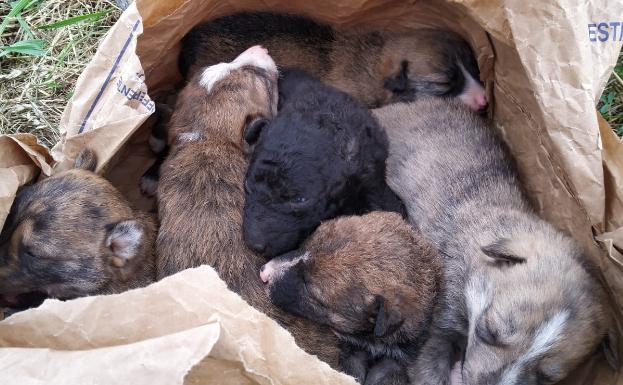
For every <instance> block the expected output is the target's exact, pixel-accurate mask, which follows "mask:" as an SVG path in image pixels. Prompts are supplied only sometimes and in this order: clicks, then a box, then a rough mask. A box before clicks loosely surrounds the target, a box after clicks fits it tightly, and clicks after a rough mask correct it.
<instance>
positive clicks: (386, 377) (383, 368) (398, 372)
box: [364, 358, 409, 385]
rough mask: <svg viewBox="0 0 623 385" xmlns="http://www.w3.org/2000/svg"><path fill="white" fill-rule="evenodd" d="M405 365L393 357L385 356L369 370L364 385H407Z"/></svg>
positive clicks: (407, 378)
mask: <svg viewBox="0 0 623 385" xmlns="http://www.w3.org/2000/svg"><path fill="white" fill-rule="evenodd" d="M408 383H409V377H408V376H407V372H406V370H405V367H404V366H402V365H400V364H399V363H398V362H396V361H395V360H393V359H391V358H383V359H382V360H380V361H379V362H378V363H376V364H374V365H373V366H372V367H371V368H370V370H369V371H368V375H367V376H366V382H365V383H364V385H407V384H408Z"/></svg>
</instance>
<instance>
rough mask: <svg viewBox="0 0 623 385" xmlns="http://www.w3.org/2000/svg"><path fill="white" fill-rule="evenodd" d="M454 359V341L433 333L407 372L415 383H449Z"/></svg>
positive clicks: (421, 384) (418, 384) (439, 384)
mask: <svg viewBox="0 0 623 385" xmlns="http://www.w3.org/2000/svg"><path fill="white" fill-rule="evenodd" d="M453 359H454V346H453V344H452V342H450V341H448V340H447V339H446V338H443V335H441V334H439V333H432V334H431V336H430V337H429V338H428V340H427V341H426V343H425V344H424V346H422V349H421V350H420V353H419V354H418V357H417V359H416V360H415V362H413V364H411V365H409V367H408V368H407V372H408V375H409V379H410V380H411V384H413V385H448V384H449V383H450V370H451V369H452V361H453Z"/></svg>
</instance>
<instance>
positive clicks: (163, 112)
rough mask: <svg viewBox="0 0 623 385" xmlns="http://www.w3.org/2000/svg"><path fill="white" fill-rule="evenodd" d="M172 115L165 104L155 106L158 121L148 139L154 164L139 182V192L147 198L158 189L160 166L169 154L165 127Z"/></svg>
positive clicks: (171, 111)
mask: <svg viewBox="0 0 623 385" xmlns="http://www.w3.org/2000/svg"><path fill="white" fill-rule="evenodd" d="M172 114H173V109H172V108H171V107H169V106H168V105H167V104H163V103H157V104H156V115H157V118H158V121H157V122H156V124H155V125H154V127H153V128H152V129H151V136H150V137H149V147H151V151H152V152H153V153H154V154H156V162H154V164H153V165H152V166H151V167H150V168H149V169H147V171H146V172H145V173H144V174H143V176H142V177H141V181H140V187H141V192H142V193H143V194H145V195H147V196H154V195H156V190H157V189H158V179H159V177H160V166H162V163H164V160H165V159H166V158H167V155H168V154H169V146H168V144H167V135H168V129H167V125H168V124H169V120H170V119H171V115H172Z"/></svg>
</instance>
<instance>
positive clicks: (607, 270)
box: [0, 0, 623, 385]
mask: <svg viewBox="0 0 623 385" xmlns="http://www.w3.org/2000/svg"><path fill="white" fill-rule="evenodd" d="M242 10H273V11H284V12H295V13H299V14H302V15H307V16H311V17H314V18H316V19H318V20H320V21H323V22H327V23H331V24H335V25H349V26H353V25H359V26H369V27H373V28H388V29H394V30H408V29H410V28H417V27H420V26H426V27H430V26H440V27H444V28H449V29H452V30H454V31H456V32H458V33H460V34H462V35H463V36H464V37H465V38H466V39H467V40H468V41H469V42H470V43H471V45H472V46H473V48H474V50H475V53H476V57H477V60H478V64H479V67H480V69H481V78H482V80H483V81H484V82H485V85H486V89H487V92H488V96H489V100H491V102H492V105H491V115H492V117H493V119H494V125H495V127H496V129H498V130H499V132H500V133H501V134H502V136H503V137H504V139H505V141H506V142H507V143H508V145H509V147H510V149H511V152H512V153H513V155H514V157H515V159H516V160H517V165H518V169H519V172H520V176H521V179H522V182H523V184H524V186H525V189H526V191H527V194H528V196H529V197H530V199H531V200H532V202H533V203H534V205H535V207H536V209H537V210H538V212H539V213H540V215H542V216H543V217H544V218H546V219H548V220H550V221H551V222H552V223H554V224H555V225H556V226H557V227H559V228H560V229H562V230H564V231H566V232H568V233H569V234H571V235H573V236H574V237H575V238H576V239H577V240H578V241H579V242H580V243H581V244H582V246H583V247H584V250H585V252H586V257H587V259H588V260H590V261H591V262H593V263H594V265H595V266H597V267H598V269H599V273H600V277H601V278H602V280H603V282H604V284H605V285H606V286H607V288H608V291H609V293H610V299H611V304H612V311H613V313H614V314H615V316H616V319H617V334H618V338H619V341H623V327H622V323H621V322H622V321H623V273H622V269H623V253H622V252H623V188H622V187H621V186H622V183H623V164H622V163H621V162H622V160H621V159H623V145H622V144H621V141H620V140H619V139H618V138H617V137H616V135H615V134H614V133H613V132H612V130H611V129H610V127H608V125H607V123H606V122H604V121H603V119H601V117H600V116H599V114H597V113H596V111H595V103H596V102H597V100H598V98H599V95H601V93H602V91H603V88H604V86H605V84H606V81H607V79H608V77H609V75H610V73H611V70H612V68H613V66H614V64H615V62H616V58H617V55H618V53H619V51H620V49H621V45H622V44H623V40H622V39H620V37H621V36H622V35H621V31H623V26H621V24H620V21H619V20H617V19H616V17H615V16H616V15H622V14H623V2H612V1H608V0H594V1H591V2H581V3H578V2H577V1H571V0H543V1H539V2H526V1H519V0H449V1H433V0H418V1H414V0H410V1H402V0H331V1H329V0H319V1H314V2H309V1H303V0H293V1H285V0H270V1H268V0H237V1H235V2H234V1H219V0H205V1H203V0H137V1H136V2H135V3H133V4H131V5H130V6H129V7H128V9H127V10H126V11H125V12H124V13H123V15H122V16H121V18H120V19H119V21H118V22H117V24H116V25H115V26H114V27H113V28H112V29H111V30H110V31H109V33H108V35H107V37H106V39H105V40H104V41H103V42H102V44H101V46H100V48H99V49H98V51H97V53H96V55H95V56H94V57H93V59H92V61H91V62H90V63H89V65H88V66H87V68H86V69H85V71H84V73H83V74H82V75H81V76H80V78H79V80H78V82H77V84H76V91H75V93H74V97H73V98H72V100H71V101H70V102H69V104H68V105H67V107H66V109H65V112H64V114H63V118H62V122H61V129H62V130H63V138H62V140H61V142H60V143H58V144H57V145H56V146H55V147H54V148H53V149H52V155H53V156H54V160H55V162H54V165H53V166H54V169H53V170H52V172H58V171H60V170H64V169H67V168H69V167H71V164H72V163H73V159H74V158H75V156H76V155H77V153H78V152H79V151H80V150H81V149H82V148H83V147H84V146H89V147H91V148H93V149H94V150H95V152H96V155H97V156H98V158H99V160H100V162H99V165H98V172H100V173H102V174H104V175H106V176H107V177H108V178H109V179H110V180H111V181H112V182H113V184H115V185H116V186H117V187H118V188H119V189H120V190H121V191H122V192H123V193H124V195H125V196H126V197H127V198H128V199H129V200H130V201H132V203H134V204H135V205H137V207H140V208H143V209H150V208H152V207H153V204H154V202H153V201H150V200H148V199H145V198H144V197H143V196H142V195H141V194H140V192H139V190H138V178H139V177H140V175H141V174H142V172H143V171H145V170H146V169H147V167H149V165H150V162H151V158H152V156H151V154H150V151H149V148H148V146H147V137H148V134H149V129H150V127H151V125H152V124H153V119H148V117H149V116H150V115H151V114H152V112H153V109H154V104H153V100H152V98H151V97H150V96H148V94H147V92H148V91H149V94H150V95H155V94H156V93H157V92H160V91H167V90H170V89H173V88H175V87H177V86H179V85H180V81H181V80H182V79H181V76H180V74H179V73H178V71H177V57H178V54H179V49H180V44H179V42H180V39H181V38H182V37H183V36H184V34H185V33H186V32H188V30H190V29H191V28H192V27H193V26H194V25H195V24H197V23H199V22H201V21H203V20H207V19H210V18H214V17H218V16H222V15H226V14H230V13H233V12H237V11H242ZM604 23H606V24H607V25H606V27H607V28H606V29H605V30H604V29H603V28H604ZM609 23H619V24H618V25H617V26H616V29H615V26H614V24H613V25H612V26H609V25H610V24H609ZM598 27H599V28H601V30H598V29H597V28H598ZM599 31H607V33H606V32H599ZM617 31H618V32H617ZM606 35H607V36H606ZM0 153H1V154H2V155H3V156H2V157H0V158H3V159H0V181H1V182H2V183H0V223H1V221H3V220H4V215H5V213H6V212H7V211H8V208H9V207H10V204H11V202H12V200H13V197H14V194H15V191H16V189H17V186H19V185H21V184H23V183H25V182H26V181H28V180H31V179H33V178H36V175H37V170H38V169H39V168H40V169H42V170H43V171H44V174H46V175H47V174H48V172H49V169H48V168H47V167H46V165H48V166H49V165H52V163H51V161H50V162H47V160H46V162H43V163H41V162H40V161H36V160H35V159H33V157H32V154H30V153H29V152H28V150H25V149H24V147H22V146H19V145H18V146H17V147H16V143H15V141H14V139H6V137H1V136H0ZM5 154H6V155H5ZM35 158H36V157H35ZM5 159H6V160H5ZM45 159H48V158H45ZM3 161H4V163H3ZM46 170H47V171H46ZM5 186H6V187H5ZM146 290H149V289H146ZM138 292H140V290H139V291H138ZM192 294H193V293H188V295H192ZM226 294H228V292H227V291H226V290H225V289H224V288H223V290H222V291H218V292H214V293H212V297H215V298H216V297H219V296H222V295H226ZM89 300H91V299H89ZM81 301H82V300H78V301H72V302H68V304H67V305H66V306H68V308H67V311H66V313H67V314H72V309H73V307H74V306H76V307H79V306H82V305H78V304H82V303H83V302H81ZM71 304H75V305H71ZM45 306H52V305H45ZM128 309H129V308H128ZM36 311H38V310H35V312H36ZM132 311H133V309H132ZM128 312H130V310H128ZM23 314H24V315H20V317H26V315H27V314H31V311H28V312H24V313H23ZM37 314H38V313H37ZM184 314H185V313H184ZM93 317H95V315H93ZM181 318H184V317H181ZM9 320H13V317H12V318H10V319H9ZM57 322H58V323H59V324H60V325H62V324H64V323H68V322H69V321H68V320H67V317H63V318H61V319H59V320H57ZM159 324H160V319H159V318H158V317H155V318H153V319H150V320H149V321H145V323H144V324H142V328H141V329H140V330H137V333H138V332H141V333H142V332H143V331H144V330H149V328H153V327H158V325H159ZM59 327H60V326H59ZM2 328H3V326H0V334H1V333H2ZM68 328H69V329H70V327H69V326H68ZM69 329H68V330H69ZM176 330H177V329H176ZM28 333H33V338H34V336H38V338H43V337H44V335H50V334H51V331H50V330H49V329H47V328H43V329H41V330H35V329H30V330H29V331H28ZM76 333H78V332H76ZM83 333H86V334H83ZM99 334H100V333H99V332H98V330H92V329H88V330H87V331H84V329H83V331H82V332H79V333H78V335H79V336H82V337H85V338H86V337H88V339H89V340H91V339H95V338H96V336H97V335H99ZM49 338H51V337H49ZM106 338H112V337H106ZM619 345H621V344H619ZM216 346H219V345H218V344H217V345H216ZM39 347H40V346H39ZM619 356H620V357H623V350H621V346H619ZM308 361H309V359H307V358H301V361H297V363H296V365H295V364H293V363H292V365H294V366H293V367H296V368H297V369H298V370H301V371H303V372H304V371H305V370H306V369H301V367H307V365H308ZM39 362H40V365H39V367H40V368H46V365H47V364H46V361H44V360H39ZM202 362H205V361H202ZM221 364H222V363H221V361H219V363H218V364H214V365H221ZM223 365H224V364H223ZM232 365H234V366H232V367H228V366H227V368H229V369H225V368H226V366H220V367H221V368H222V370H223V371H224V370H231V371H233V372H235V371H238V370H241V369H240V367H239V366H236V365H237V364H232ZM200 367H201V365H200ZM191 373H194V371H193V372H191ZM228 373H229V372H228ZM326 375H328V374H326V373H324V372H323V373H322V374H321V373H320V372H317V373H314V374H313V376H312V375H310V377H313V378H314V380H315V381H316V383H318V382H320V383H322V381H325V380H326V378H327V377H326ZM245 378H250V377H245ZM221 380H223V378H218V381H221ZM256 380H257V379H256V378H255V377H254V378H253V380H249V381H256ZM215 381H216V380H215ZM258 381H259V380H258ZM273 381H274V380H273ZM284 381H286V382H287V383H290V380H284ZM614 382H616V383H619V384H623V376H621V375H619V374H618V373H613V372H612V370H611V369H609V368H608V366H607V365H606V364H605V363H604V359H603V357H602V356H601V355H600V354H599V353H597V354H596V355H595V356H593V357H591V358H590V359H589V360H588V361H587V362H586V363H585V364H584V365H582V366H581V367H580V368H578V370H577V371H576V372H575V373H574V374H573V375H572V376H570V377H569V379H568V380H567V381H565V383H567V384H570V385H578V384H595V385H597V384H603V383H614ZM249 383H252V382H249ZM292 383H295V382H292Z"/></svg>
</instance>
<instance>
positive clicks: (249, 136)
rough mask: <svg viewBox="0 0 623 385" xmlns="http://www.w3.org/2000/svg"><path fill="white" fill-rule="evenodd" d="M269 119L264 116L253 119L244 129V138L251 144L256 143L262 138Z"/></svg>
mask: <svg viewBox="0 0 623 385" xmlns="http://www.w3.org/2000/svg"><path fill="white" fill-rule="evenodd" d="M268 122H269V120H268V119H264V118H259V119H253V120H252V121H251V122H250V123H248V124H247V126H246V127H245V129H244V140H245V142H247V143H248V144H249V145H254V144H255V142H257V140H258V139H259V138H260V134H261V133H262V129H263V128H264V127H266V125H267V124H268Z"/></svg>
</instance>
